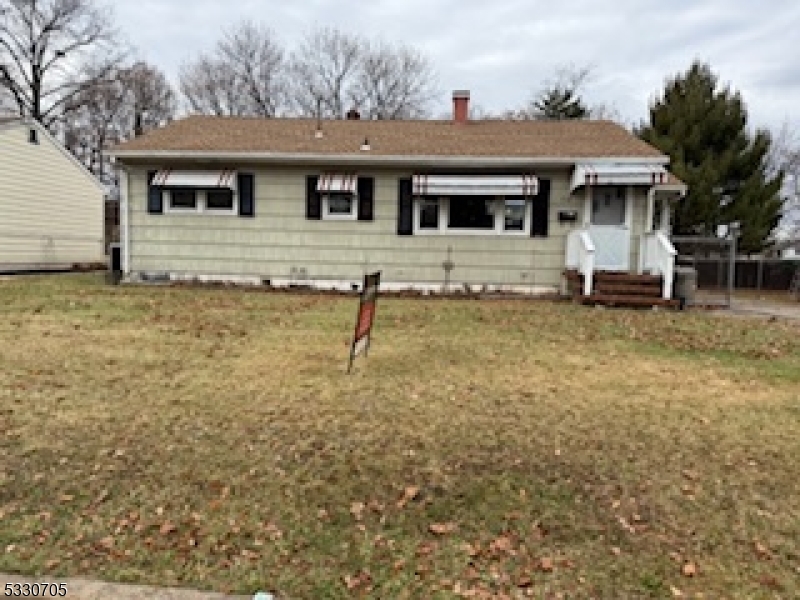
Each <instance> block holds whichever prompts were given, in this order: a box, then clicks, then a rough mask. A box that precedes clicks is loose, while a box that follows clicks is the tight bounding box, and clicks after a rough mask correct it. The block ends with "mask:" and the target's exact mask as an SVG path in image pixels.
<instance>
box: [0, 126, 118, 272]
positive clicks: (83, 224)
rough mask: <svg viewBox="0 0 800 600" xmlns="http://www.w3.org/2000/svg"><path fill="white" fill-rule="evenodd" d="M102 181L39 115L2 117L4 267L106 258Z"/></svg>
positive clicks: (0, 252)
mask: <svg viewBox="0 0 800 600" xmlns="http://www.w3.org/2000/svg"><path fill="white" fill-rule="evenodd" d="M103 196H104V190H103V187H102V186H101V184H100V182H99V181H97V179H95V177H94V176H93V175H92V174H91V173H90V172H89V171H88V170H87V169H86V168H85V167H84V166H83V165H82V164H81V163H80V162H79V161H78V160H77V159H76V158H75V157H74V156H73V155H72V154H70V152H69V151H68V150H67V149H66V148H64V146H62V145H61V144H60V143H59V142H58V140H56V139H55V138H54V137H53V136H52V135H50V133H49V132H48V131H47V129H46V128H45V127H43V126H42V125H41V124H39V123H38V122H36V121H33V120H29V119H23V118H19V117H0V271H1V272H9V271H31V270H50V269H68V268H71V267H72V266H73V265H75V264H87V263H97V262H104V261H105V253H104V248H103V210H104V204H103Z"/></svg>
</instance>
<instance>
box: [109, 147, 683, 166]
mask: <svg viewBox="0 0 800 600" xmlns="http://www.w3.org/2000/svg"><path fill="white" fill-rule="evenodd" d="M111 155H112V156H113V157H114V158H115V159H116V160H118V161H120V162H123V163H124V162H125V160H126V159H128V160H148V159H157V160H160V159H172V160H203V161H218V162H236V161H248V162H261V163H267V164H269V163H273V164H292V165H326V164H331V163H337V164H353V165H366V166H413V167H420V166H451V167H480V166H484V167H494V166H497V167H512V166H530V165H531V164H536V165H539V166H573V165H575V164H576V163H580V162H587V161H591V162H600V163H602V162H606V163H616V164H631V163H637V164H640V163H649V164H653V163H655V164H661V165H668V164H669V157H667V156H663V155H661V156H648V155H639V156H601V157H591V156H436V155H400V156H398V155H374V154H373V155H371V154H369V153H366V152H365V153H363V154H318V153H285V152H213V151H182V150H177V151H176V150H119V151H117V152H112V153H111Z"/></svg>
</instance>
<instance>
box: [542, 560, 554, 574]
mask: <svg viewBox="0 0 800 600" xmlns="http://www.w3.org/2000/svg"><path fill="white" fill-rule="evenodd" d="M539 568H540V569H541V570H542V571H544V572H545V573H550V572H551V571H552V570H553V559H552V558H549V557H544V558H542V559H540V560H539Z"/></svg>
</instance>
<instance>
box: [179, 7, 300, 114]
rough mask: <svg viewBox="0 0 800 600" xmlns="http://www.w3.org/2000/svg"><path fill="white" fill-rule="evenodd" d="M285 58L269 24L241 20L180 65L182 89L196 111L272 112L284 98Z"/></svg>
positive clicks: (210, 112)
mask: <svg viewBox="0 0 800 600" xmlns="http://www.w3.org/2000/svg"><path fill="white" fill-rule="evenodd" d="M284 62H285V61H284V56H283V50H282V49H281V47H280V46H279V45H278V43H277V42H276V41H275V40H274V39H273V35H272V33H271V32H270V31H269V29H266V28H264V27H259V26H256V25H255V24H253V23H252V22H249V21H244V22H242V23H241V24H239V25H238V26H237V27H235V28H234V29H232V30H231V31H229V32H228V33H226V34H225V35H224V36H223V38H222V39H221V40H220V41H219V42H218V43H217V46H216V48H215V50H214V52H213V54H212V55H210V56H209V55H203V56H201V57H200V58H199V59H197V60H196V61H194V62H191V63H187V64H185V65H184V66H183V67H182V68H181V71H180V88H181V92H182V94H183V96H184V98H185V99H186V101H187V103H188V104H189V108H190V109H191V110H192V111H194V112H197V113H202V114H212V115H217V116H223V115H229V116H261V117H274V116H276V115H277V114H278V113H279V112H280V110H281V109H282V108H283V107H284V106H285V104H286V77H285V68H284V67H285V65H284Z"/></svg>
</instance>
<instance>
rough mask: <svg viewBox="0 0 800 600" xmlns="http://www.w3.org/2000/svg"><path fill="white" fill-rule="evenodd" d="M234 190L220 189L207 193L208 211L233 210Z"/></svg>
mask: <svg viewBox="0 0 800 600" xmlns="http://www.w3.org/2000/svg"><path fill="white" fill-rule="evenodd" d="M233 206H234V204H233V190H229V189H218V190H208V191H207V192H206V210H224V211H232V210H233Z"/></svg>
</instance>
